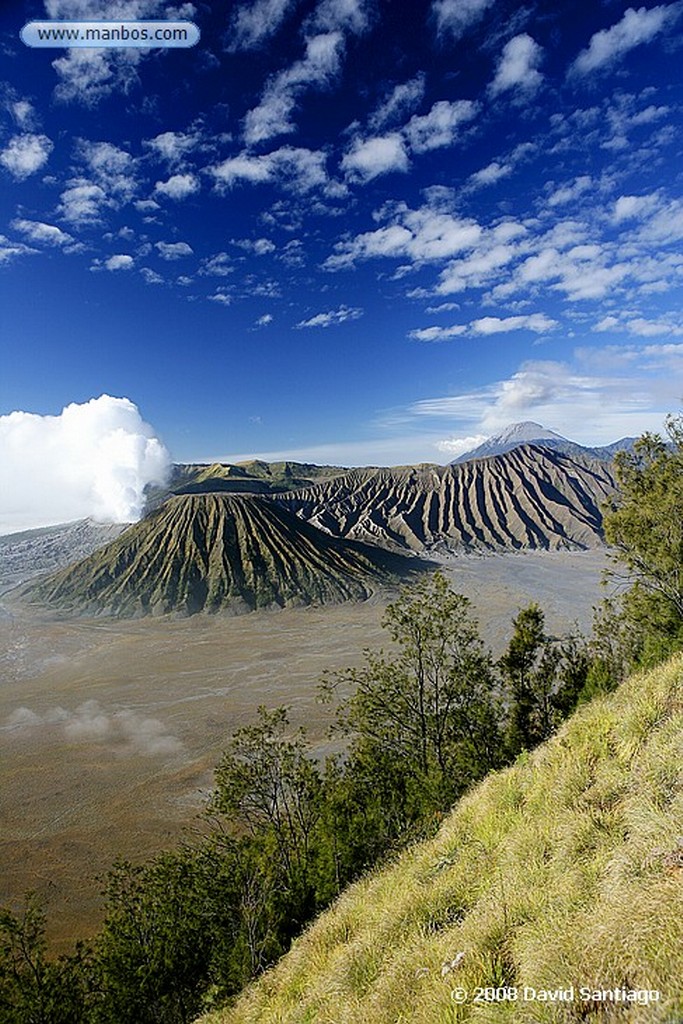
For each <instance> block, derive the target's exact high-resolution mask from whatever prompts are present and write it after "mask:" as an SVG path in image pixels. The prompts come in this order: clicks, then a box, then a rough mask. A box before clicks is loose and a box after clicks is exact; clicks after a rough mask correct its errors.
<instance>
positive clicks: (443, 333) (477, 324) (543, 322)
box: [408, 313, 560, 341]
mask: <svg viewBox="0 0 683 1024" xmlns="http://www.w3.org/2000/svg"><path fill="white" fill-rule="evenodd" d="M559 326H560V325H559V323H558V322H557V320H552V319H551V318H550V317H548V316H546V315H545V314H544V313H529V314H525V315H524V316H507V317H502V318H501V317H497V316H485V317H481V318H480V319H479V320H473V321H472V323H470V324H453V325H452V326H451V327H423V328H421V329H419V330H415V331H411V332H410V334H409V335H408V337H410V338H413V339H415V340H416V341H447V340H448V339H449V338H456V337H462V336H463V335H468V336H470V337H471V336H473V335H489V334H507V333H509V332H510V331H533V332H534V334H546V333H547V332H548V331H553V330H554V329H555V328H556V327H559Z"/></svg>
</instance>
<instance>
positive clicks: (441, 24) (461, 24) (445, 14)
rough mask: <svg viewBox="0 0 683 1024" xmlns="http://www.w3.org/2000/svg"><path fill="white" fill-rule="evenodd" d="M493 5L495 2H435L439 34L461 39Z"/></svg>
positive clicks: (467, 0) (437, 0)
mask: <svg viewBox="0 0 683 1024" xmlns="http://www.w3.org/2000/svg"><path fill="white" fill-rule="evenodd" d="M493 3H494V0H434V3H433V5H432V10H433V12H434V14H435V16H436V23H437V30H438V32H439V34H441V33H444V32H445V33H448V34H450V35H451V36H452V37H453V38H454V39H456V40H457V39H460V38H461V36H463V35H464V34H465V32H466V31H467V30H468V29H469V28H470V27H471V26H472V25H476V23H477V22H478V21H480V20H481V19H482V18H483V16H484V13H485V12H486V10H487V9H488V8H489V7H491V6H492V5H493Z"/></svg>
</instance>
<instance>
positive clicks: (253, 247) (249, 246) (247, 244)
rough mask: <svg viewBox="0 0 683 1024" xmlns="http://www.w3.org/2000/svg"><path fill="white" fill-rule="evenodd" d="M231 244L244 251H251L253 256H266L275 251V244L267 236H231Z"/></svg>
mask: <svg viewBox="0 0 683 1024" xmlns="http://www.w3.org/2000/svg"><path fill="white" fill-rule="evenodd" d="M231 241H232V244H233V245H236V246H237V247H238V248H239V249H244V250H245V252H251V253H253V254H254V255H255V256H267V255H268V254H269V253H271V252H275V244H274V243H273V242H271V240H270V239H269V238H254V239H252V238H233V239H231Z"/></svg>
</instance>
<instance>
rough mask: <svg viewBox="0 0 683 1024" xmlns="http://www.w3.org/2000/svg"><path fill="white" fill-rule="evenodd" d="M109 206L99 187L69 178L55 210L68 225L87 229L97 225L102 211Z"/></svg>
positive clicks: (80, 179) (108, 201)
mask: <svg viewBox="0 0 683 1024" xmlns="http://www.w3.org/2000/svg"><path fill="white" fill-rule="evenodd" d="M110 205H111V201H110V200H109V199H108V198H107V194H106V192H105V191H104V189H103V188H101V187H100V186H99V185H95V184H94V182H92V181H89V180H88V179H87V178H71V179H70V180H69V181H68V182H67V186H66V188H65V189H64V191H63V192H62V194H61V196H60V201H59V206H58V207H57V210H58V212H59V214H60V216H61V217H62V218H63V219H64V220H65V221H68V223H70V224H75V225H76V226H78V227H87V226H91V225H94V224H99V223H100V221H101V220H102V212H103V210H104V209H105V208H106V207H107V206H110Z"/></svg>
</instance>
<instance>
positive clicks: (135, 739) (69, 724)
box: [5, 700, 183, 756]
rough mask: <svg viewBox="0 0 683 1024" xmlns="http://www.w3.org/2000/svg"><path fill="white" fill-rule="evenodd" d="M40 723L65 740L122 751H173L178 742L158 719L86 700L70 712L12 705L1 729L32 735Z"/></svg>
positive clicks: (153, 752)
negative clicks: (11, 709)
mask: <svg viewBox="0 0 683 1024" xmlns="http://www.w3.org/2000/svg"><path fill="white" fill-rule="evenodd" d="M41 726H51V727H53V728H54V727H56V728H57V730H58V733H57V734H58V735H59V736H61V738H62V739H63V740H66V741H67V742H69V743H104V744H107V745H108V746H109V747H111V748H112V749H113V750H117V751H119V752H120V753H122V754H143V755H145V756H153V755H155V754H164V755H167V756H169V755H171V754H177V753H179V752H180V751H181V750H182V749H183V744H182V742H181V741H180V740H179V739H178V738H177V737H176V736H173V735H172V734H171V733H170V732H169V731H168V729H167V728H166V726H165V725H164V723H163V722H161V721H159V719H158V718H146V717H145V716H143V715H139V714H138V713H137V712H136V711H131V710H124V711H114V712H110V711H107V710H106V709H105V708H103V707H102V705H101V704H100V702H99V701H97V700H87V701H85V702H84V703H83V704H79V705H78V707H77V708H75V710H73V711H68V710H66V709H65V708H62V707H56V708H51V709H50V710H49V711H46V712H45V713H44V714H42V715H40V714H37V713H36V712H35V711H33V710H31V708H27V707H20V708H16V710H15V711H13V712H12V713H11V714H10V715H8V717H7V719H6V720H5V729H6V730H7V731H8V732H10V733H12V734H15V735H17V736H22V735H26V734H29V735H30V734H32V733H33V731H34V730H35V729H38V728H39V727H41Z"/></svg>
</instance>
